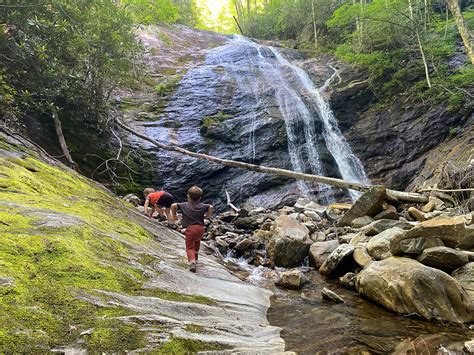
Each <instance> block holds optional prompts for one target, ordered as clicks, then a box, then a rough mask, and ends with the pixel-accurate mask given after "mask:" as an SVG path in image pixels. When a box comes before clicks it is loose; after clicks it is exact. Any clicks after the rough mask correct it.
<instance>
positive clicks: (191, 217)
mask: <svg viewBox="0 0 474 355" xmlns="http://www.w3.org/2000/svg"><path fill="white" fill-rule="evenodd" d="M201 197H202V190H201V189H200V188H199V187H197V186H193V187H191V188H190V189H189V190H188V202H182V203H173V204H172V205H171V216H172V218H173V221H176V220H177V211H178V209H179V210H180V212H181V214H182V219H181V224H182V226H183V228H186V231H185V233H184V234H185V236H186V256H187V257H188V262H189V271H191V272H196V260H197V259H198V252H199V247H200V246H201V238H202V236H203V235H204V232H205V228H204V219H209V218H210V217H211V215H212V212H214V207H212V206H211V205H207V204H204V203H202V202H201Z"/></svg>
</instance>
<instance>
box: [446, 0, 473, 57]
mask: <svg viewBox="0 0 474 355" xmlns="http://www.w3.org/2000/svg"><path fill="white" fill-rule="evenodd" d="M446 1H447V2H448V6H449V10H450V11H451V13H452V14H453V17H454V21H456V26H457V27H458V31H459V34H460V35H461V38H462V42H463V43H464V47H466V51H467V55H468V56H469V59H470V60H471V63H472V64H474V36H473V35H472V33H471V31H469V28H468V27H467V23H466V20H464V16H463V15H462V12H461V7H460V6H459V1H458V0H446Z"/></svg>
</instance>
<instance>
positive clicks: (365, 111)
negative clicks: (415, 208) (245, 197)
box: [331, 66, 474, 190]
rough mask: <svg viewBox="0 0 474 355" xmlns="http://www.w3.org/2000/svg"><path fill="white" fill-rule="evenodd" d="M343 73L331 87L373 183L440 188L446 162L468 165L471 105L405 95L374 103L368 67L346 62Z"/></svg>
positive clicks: (473, 120) (472, 149)
mask: <svg viewBox="0 0 474 355" xmlns="http://www.w3.org/2000/svg"><path fill="white" fill-rule="evenodd" d="M340 76H341V78H342V80H340V81H338V82H334V85H333V87H332V89H333V91H332V96H331V104H332V108H333V109H334V111H335V113H336V116H337V118H338V121H339V124H340V127H341V129H342V131H343V133H344V135H345V136H346V137H347V139H348V141H349V142H350V144H351V146H352V148H353V150H354V152H355V153H356V154H357V155H358V156H359V157H360V159H361V160H362V162H363V163H364V167H365V169H366V171H367V174H368V175H369V177H370V178H371V179H372V181H373V182H374V183H378V184H385V185H387V186H390V187H392V188H394V189H400V190H404V189H408V190H416V189H418V188H427V187H436V186H437V184H438V183H439V181H440V177H441V175H442V172H443V168H444V167H445V166H446V165H447V164H454V166H456V167H458V168H466V167H467V166H469V164H470V163H471V160H472V159H474V131H473V129H474V112H473V111H472V110H464V111H459V110H456V109H450V108H449V107H448V104H447V103H439V104H436V105H432V104H430V103H429V102H422V101H421V99H417V98H415V97H409V96H408V95H404V94H400V95H397V96H396V97H394V99H393V101H392V102H391V103H386V104H384V105H380V104H378V105H375V104H376V103H377V100H376V98H375V96H374V94H373V93H372V92H371V90H370V89H369V85H368V81H367V74H366V73H365V72H364V71H363V70H361V69H360V68H357V67H353V66H346V67H345V68H344V69H343V70H342V72H341V75H340ZM470 95H471V96H472V95H474V86H472V87H471V89H470Z"/></svg>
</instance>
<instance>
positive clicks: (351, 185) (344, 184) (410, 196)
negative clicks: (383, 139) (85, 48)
mask: <svg viewBox="0 0 474 355" xmlns="http://www.w3.org/2000/svg"><path fill="white" fill-rule="evenodd" d="M115 122H116V123H117V125H118V126H119V127H121V128H122V129H124V130H125V131H127V132H129V133H131V134H133V135H134V136H136V137H139V138H142V139H143V140H146V141H148V142H150V143H152V144H153V145H155V146H157V147H158V148H162V149H164V150H167V151H171V152H177V153H180V154H184V155H187V156H190V157H193V158H197V159H201V160H206V161H210V162H213V163H216V164H220V165H224V166H229V167H233V168H240V169H245V170H250V171H255V172H258V173H263V174H271V175H278V176H285V177H288V178H291V179H297V180H305V181H312V182H316V183H322V184H328V185H332V186H337V187H341V188H344V189H351V190H356V191H366V190H367V189H369V188H370V186H367V185H363V184H359V183H356V182H349V181H345V180H342V179H336V178H330V177H326V176H319V175H311V174H305V173H299V172H296V171H291V170H286V169H280V168H273V167H268V166H262V165H255V164H249V163H244V162H240V161H235V160H229V159H221V158H216V157H213V156H211V155H207V154H202V153H196V152H192V151H190V150H187V149H184V148H181V147H179V146H176V145H171V144H165V143H161V142H159V141H157V140H154V139H153V138H150V137H148V136H146V135H144V134H142V133H140V132H137V131H136V130H134V129H133V128H131V127H129V126H127V125H126V124H124V123H123V122H122V121H120V119H119V118H118V117H115ZM387 195H388V196H390V197H391V198H395V199H397V200H399V201H406V202H416V203H426V202H428V197H426V196H423V195H420V194H417V193H411V192H403V191H395V190H387Z"/></svg>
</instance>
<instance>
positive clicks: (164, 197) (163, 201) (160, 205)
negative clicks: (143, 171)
mask: <svg viewBox="0 0 474 355" xmlns="http://www.w3.org/2000/svg"><path fill="white" fill-rule="evenodd" d="M143 196H145V205H144V206H143V208H144V212H145V214H146V215H147V216H148V217H152V216H153V212H154V211H157V212H158V214H159V215H160V216H161V217H166V219H167V220H168V221H169V222H171V213H170V207H171V205H172V204H173V202H174V198H173V195H171V194H170V193H168V192H166V191H155V190H154V189H152V188H150V187H148V188H146V189H145V190H143ZM149 206H151V207H152V208H151V209H149V208H148V207H149Z"/></svg>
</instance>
